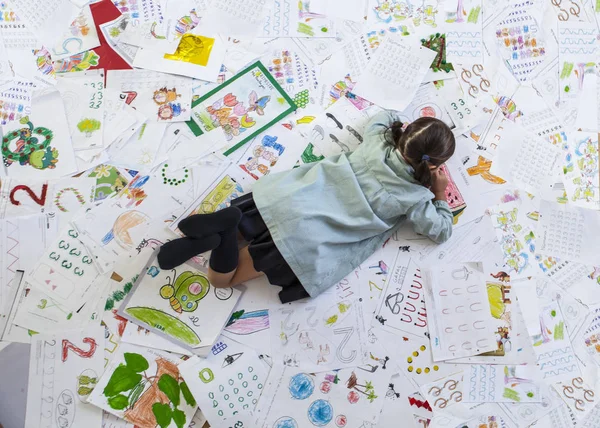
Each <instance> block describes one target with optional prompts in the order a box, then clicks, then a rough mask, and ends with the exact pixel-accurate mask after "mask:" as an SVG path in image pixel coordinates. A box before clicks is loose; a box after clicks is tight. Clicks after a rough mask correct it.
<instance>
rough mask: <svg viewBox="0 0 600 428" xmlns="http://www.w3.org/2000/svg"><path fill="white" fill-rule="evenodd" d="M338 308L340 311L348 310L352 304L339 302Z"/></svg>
mask: <svg viewBox="0 0 600 428" xmlns="http://www.w3.org/2000/svg"><path fill="white" fill-rule="evenodd" d="M338 309H339V311H340V313H342V314H343V313H344V312H346V311H347V310H348V309H350V305H347V304H345V303H338Z"/></svg>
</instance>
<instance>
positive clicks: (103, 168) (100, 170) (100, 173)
mask: <svg viewBox="0 0 600 428" xmlns="http://www.w3.org/2000/svg"><path fill="white" fill-rule="evenodd" d="M110 170H111V167H110V166H108V165H100V166H98V167H96V168H95V169H94V172H95V173H96V177H98V178H102V177H109V176H110Z"/></svg>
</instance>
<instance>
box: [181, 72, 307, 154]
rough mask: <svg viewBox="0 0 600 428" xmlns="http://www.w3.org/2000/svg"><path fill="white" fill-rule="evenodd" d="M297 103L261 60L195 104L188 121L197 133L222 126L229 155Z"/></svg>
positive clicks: (277, 120)
mask: <svg viewBox="0 0 600 428" xmlns="http://www.w3.org/2000/svg"><path fill="white" fill-rule="evenodd" d="M297 108H298V107H297V106H296V103H294V101H293V100H292V98H291V97H290V96H289V95H288V94H287V93H286V92H285V90H284V89H283V88H282V87H281V86H280V85H279V84H278V83H277V81H275V78H274V77H273V76H272V75H271V73H269V71H268V70H267V68H266V67H265V66H264V65H263V64H262V63H261V62H260V61H256V62H255V63H253V64H251V65H249V66H248V67H247V68H245V69H244V70H242V71H240V72H239V73H238V74H236V75H235V76H234V77H232V78H231V79H229V80H228V81H226V82H225V83H223V84H222V85H219V86H218V87H216V88H215V89H213V90H212V91H210V92H209V93H207V94H206V95H204V96H203V97H201V98H199V99H198V100H196V101H194V102H193V103H192V118H191V119H190V120H189V121H188V122H186V123H187V125H188V126H189V127H190V129H191V130H192V132H193V133H194V135H195V136H197V137H198V136H200V135H203V134H205V133H207V132H211V131H216V130H217V129H219V128H220V129H221V130H222V132H223V138H224V140H225V141H224V143H225V142H227V147H226V149H225V152H224V153H223V154H224V155H225V156H229V155H230V154H231V153H233V152H235V151H236V150H237V149H239V148H240V147H242V146H243V145H244V144H246V143H247V142H249V141H251V140H252V139H254V138H255V137H256V136H258V135H260V134H261V133H263V132H265V131H266V130H267V129H268V128H270V127H271V126H273V125H274V124H276V123H277V122H279V121H280V120H282V119H283V118H285V117H286V116H288V115H289V114H291V113H293V112H294V111H296V110H297Z"/></svg>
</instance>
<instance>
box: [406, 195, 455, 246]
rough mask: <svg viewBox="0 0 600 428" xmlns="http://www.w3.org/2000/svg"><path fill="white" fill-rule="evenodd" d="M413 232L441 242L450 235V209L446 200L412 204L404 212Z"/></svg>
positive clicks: (451, 219) (451, 218) (438, 242)
mask: <svg viewBox="0 0 600 428" xmlns="http://www.w3.org/2000/svg"><path fill="white" fill-rule="evenodd" d="M406 217H407V218H408V220H409V221H410V222H411V223H412V224H413V227H414V229H415V232H417V233H419V234H421V235H425V236H427V237H428V238H429V239H431V240H432V241H434V242H435V243H437V244H443V243H444V242H446V241H447V240H448V239H450V236H452V221H453V216H452V211H450V206H449V205H448V203H447V202H446V201H433V202H432V201H427V202H426V203H424V204H417V205H415V206H413V207H412V208H411V209H410V210H408V212H407V213H406Z"/></svg>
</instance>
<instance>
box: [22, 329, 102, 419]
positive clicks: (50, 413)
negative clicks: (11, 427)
mask: <svg viewBox="0 0 600 428" xmlns="http://www.w3.org/2000/svg"><path fill="white" fill-rule="evenodd" d="M101 343H104V327H101V326H100V325H95V326H93V327H88V328H87V329H85V330H84V331H83V332H70V333H62V334H57V335H55V336H50V335H41V336H40V335H37V336H35V337H34V338H33V341H32V351H33V352H32V354H31V358H30V370H29V386H28V390H27V407H28V409H29V410H28V412H27V415H26V422H25V425H26V426H32V427H33V426H36V427H37V426H40V427H41V426H52V427H54V426H57V427H63V428H75V427H78V426H90V424H91V425H98V426H99V425H100V424H101V423H102V410H101V409H98V408H96V407H94V406H93V405H91V404H88V402H87V399H88V397H89V396H90V394H91V393H92V390H93V389H94V388H95V387H96V385H97V384H98V380H99V373H102V371H103V369H104V358H103V353H102V352H101V351H102V347H101V346H98V345H99V344H101Z"/></svg>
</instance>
